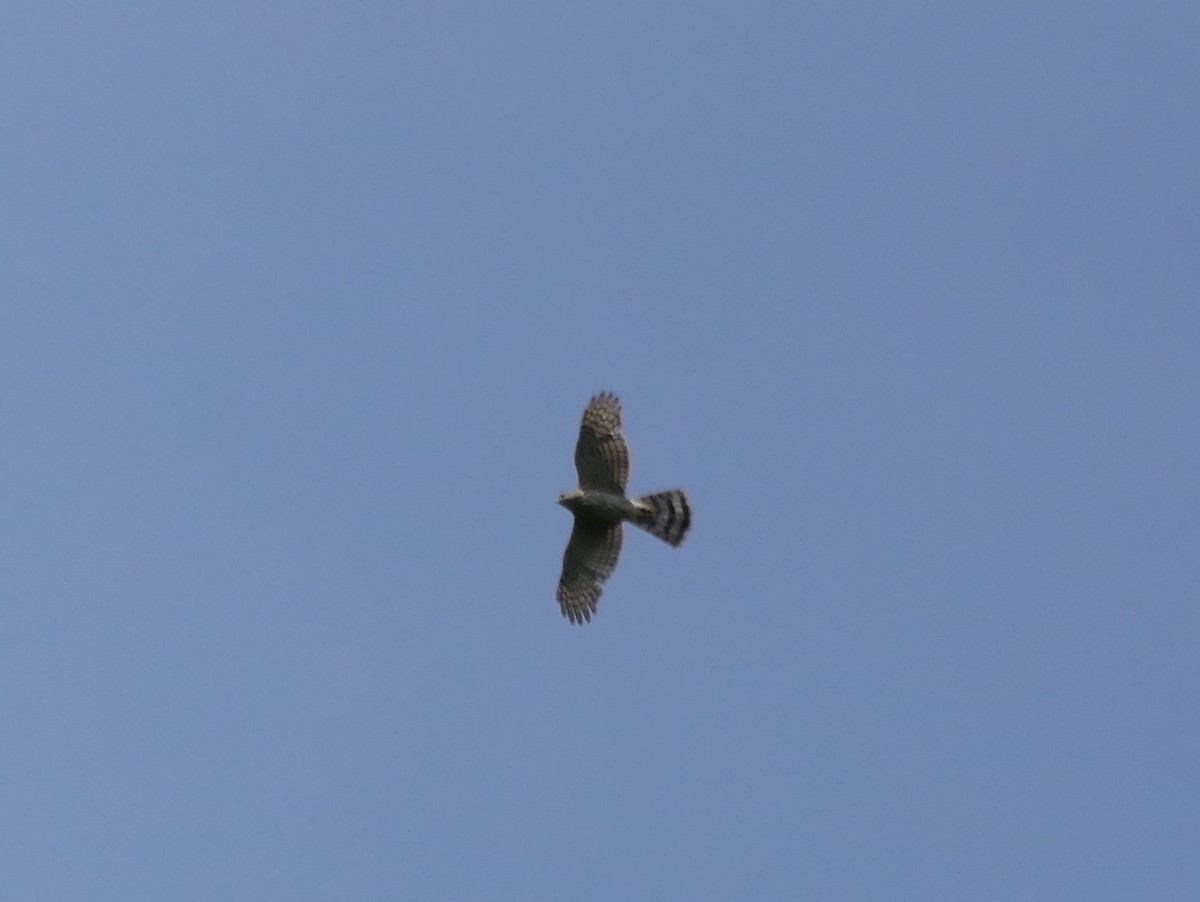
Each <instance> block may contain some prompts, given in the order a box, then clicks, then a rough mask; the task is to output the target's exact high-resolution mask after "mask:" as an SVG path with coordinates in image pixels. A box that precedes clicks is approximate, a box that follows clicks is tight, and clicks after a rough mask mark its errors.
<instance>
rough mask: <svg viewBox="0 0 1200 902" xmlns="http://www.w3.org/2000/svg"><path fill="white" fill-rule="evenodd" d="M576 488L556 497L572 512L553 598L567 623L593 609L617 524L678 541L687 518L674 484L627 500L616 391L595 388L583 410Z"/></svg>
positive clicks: (618, 538) (611, 560) (615, 545)
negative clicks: (572, 525)
mask: <svg viewBox="0 0 1200 902" xmlns="http://www.w3.org/2000/svg"><path fill="white" fill-rule="evenodd" d="M575 469H576V470H577V471H578V473H579V488H578V489H576V490H575V491H573V492H565V493H564V494H562V495H559V496H558V503H559V504H561V505H562V506H563V507H565V508H566V509H567V510H569V511H570V512H571V513H572V514H574V515H575V526H574V528H573V529H572V530H571V539H570V541H569V542H567V550H566V552H565V553H564V554H563V570H562V576H561V578H560V579H559V581H558V593H557V597H558V603H559V606H560V607H561V608H562V612H563V616H565V617H566V618H567V619H569V620H570V621H571V622H572V623H586V622H588V621H590V620H591V619H592V615H593V614H594V613H596V605H597V604H598V602H599V600H600V592H601V588H600V587H601V584H603V582H604V581H605V580H606V579H608V578H609V576H611V575H612V572H613V570H614V569H615V568H616V566H617V557H618V555H619V554H620V553H621V542H622V539H623V536H622V532H621V524H622V523H624V522H626V521H628V522H630V523H633V524H634V525H635V526H638V527H641V528H642V529H644V530H646V531H647V532H649V533H650V534H651V535H654V536H657V537H658V538H660V539H662V540H663V541H664V542H667V543H668V544H670V545H675V546H678V545H679V544H680V543H681V542H682V541H683V539H684V536H685V535H687V531H688V528H689V527H690V526H691V523H692V511H691V507H690V505H689V504H688V500H687V495H686V494H684V492H683V491H682V490H680V489H672V490H670V491H667V492H658V493H656V494H654V495H645V496H643V497H641V498H636V499H632V500H631V499H629V498H627V497H626V496H625V485H626V483H627V482H628V480H629V449H628V447H627V446H626V444H625V437H624V436H623V435H622V434H621V405H620V402H619V401H618V400H617V397H616V395H614V394H612V393H611V392H601V393H600V394H598V395H596V396H594V397H593V398H592V400H591V401H590V402H589V403H588V406H587V408H586V409H585V410H584V412H583V422H582V423H581V424H580V427H579V441H578V442H577V443H576V445H575Z"/></svg>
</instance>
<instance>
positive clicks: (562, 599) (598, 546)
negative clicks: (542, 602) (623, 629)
mask: <svg viewBox="0 0 1200 902" xmlns="http://www.w3.org/2000/svg"><path fill="white" fill-rule="evenodd" d="M620 553H621V524H620V523H611V524H605V523H600V524H597V523H589V522H587V521H585V520H580V519H579V518H578V517H576V518H575V528H574V529H572V530H571V539H570V541H568V542H567V550H566V552H565V553H564V554H563V569H562V576H561V577H560V578H559V580H558V596H557V597H558V606H559V607H560V608H562V612H563V616H564V617H566V618H567V619H568V620H570V621H571V622H572V623H585V622H588V621H590V620H591V619H592V615H593V614H595V613H596V605H597V604H598V603H599V601H600V585H601V583H603V582H604V581H605V580H606V579H608V578H609V577H610V576H612V572H613V570H615V569H616V567H617V556H618V555H620Z"/></svg>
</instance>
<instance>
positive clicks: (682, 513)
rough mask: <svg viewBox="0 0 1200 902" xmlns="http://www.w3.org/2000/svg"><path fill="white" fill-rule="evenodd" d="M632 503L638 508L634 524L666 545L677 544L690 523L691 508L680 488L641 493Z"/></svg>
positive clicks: (681, 539) (685, 533)
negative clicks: (650, 493)
mask: <svg viewBox="0 0 1200 902" xmlns="http://www.w3.org/2000/svg"><path fill="white" fill-rule="evenodd" d="M633 503H634V505H635V506H636V507H637V509H638V510H637V516H636V517H635V518H634V520H633V522H634V525H636V526H640V527H641V528H642V529H644V530H646V532H648V533H650V534H651V535H652V536H658V537H659V538H660V539H662V540H663V541H664V542H666V543H667V544H668V545H676V546H677V545H679V543H681V542H682V541H683V537H684V536H686V535H687V531H688V527H690V526H691V525H692V508H691V506H690V505H689V504H688V500H687V495H685V494H684V493H683V490H682V489H671V490H670V491H669V492H656V493H655V494H653V495H643V496H642V497H641V498H638V499H637V500H636V501H634V502H633Z"/></svg>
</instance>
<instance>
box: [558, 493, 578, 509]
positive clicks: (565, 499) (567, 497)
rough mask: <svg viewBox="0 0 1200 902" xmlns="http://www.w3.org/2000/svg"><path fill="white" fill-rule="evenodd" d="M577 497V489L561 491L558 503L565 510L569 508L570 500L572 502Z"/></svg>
mask: <svg viewBox="0 0 1200 902" xmlns="http://www.w3.org/2000/svg"><path fill="white" fill-rule="evenodd" d="M578 497H579V490H578V489H576V490H575V491H573V492H563V493H562V494H561V495H559V496H558V503H559V504H561V505H562V506H563V507H565V508H566V509H567V510H570V509H571V502H573V501H574V500H575V499H576V498H578Z"/></svg>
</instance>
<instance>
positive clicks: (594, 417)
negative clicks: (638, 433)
mask: <svg viewBox="0 0 1200 902" xmlns="http://www.w3.org/2000/svg"><path fill="white" fill-rule="evenodd" d="M575 469H576V470H577V471H578V472H579V487H580V488H581V489H594V490H596V491H600V492H612V493H613V494H617V495H624V494H625V484H626V483H627V482H629V448H628V447H627V446H626V444H625V437H624V436H623V435H621V402H620V401H618V400H617V396H616V395H614V394H613V393H612V392H601V393H600V394H598V395H596V396H595V397H593V398H592V400H591V401H590V402H588V406H587V409H585V410H584V412H583V422H582V423H580V425H579V441H578V442H576V443H575Z"/></svg>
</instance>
